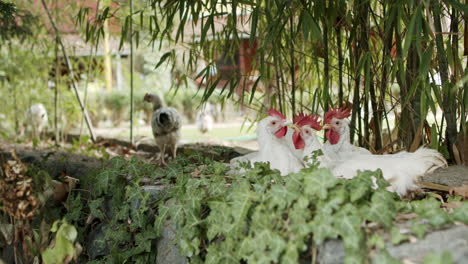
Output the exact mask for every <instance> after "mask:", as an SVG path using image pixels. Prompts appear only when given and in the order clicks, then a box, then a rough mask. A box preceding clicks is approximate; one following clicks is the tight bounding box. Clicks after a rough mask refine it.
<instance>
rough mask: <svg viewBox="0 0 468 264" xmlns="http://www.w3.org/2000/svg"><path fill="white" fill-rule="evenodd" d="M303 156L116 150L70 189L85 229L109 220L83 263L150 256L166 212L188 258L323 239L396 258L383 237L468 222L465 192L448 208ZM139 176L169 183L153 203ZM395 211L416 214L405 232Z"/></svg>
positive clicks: (264, 251)
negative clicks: (237, 165) (297, 162)
mask: <svg viewBox="0 0 468 264" xmlns="http://www.w3.org/2000/svg"><path fill="white" fill-rule="evenodd" d="M309 164H311V167H310V168H306V169H303V170H301V171H300V172H298V173H293V174H290V175H288V176H285V177H282V176H280V174H279V171H277V170H272V169H270V168H269V166H268V165H267V164H262V163H256V164H254V167H253V168H252V169H249V170H246V171H245V172H244V173H242V174H238V175H230V174H228V173H227V172H228V171H229V168H227V167H226V166H225V165H224V164H223V163H220V162H217V161H213V160H210V159H208V158H206V157H204V156H202V155H201V154H200V153H199V152H196V151H185V153H181V155H179V157H178V158H177V159H176V160H174V161H172V162H170V163H169V165H168V166H166V167H163V168H162V167H157V166H155V165H151V164H146V163H144V162H143V161H141V160H139V159H138V158H132V159H131V160H129V161H127V160H125V159H123V158H120V157H117V158H114V159H112V160H110V161H109V164H108V165H107V166H106V167H105V168H104V169H102V170H101V171H100V172H98V173H97V174H96V175H93V176H90V177H88V178H85V179H83V180H82V182H81V184H82V186H81V187H80V188H82V189H86V190H90V192H89V193H88V192H79V191H76V192H74V193H72V195H71V196H70V197H69V199H68V202H67V208H68V210H69V212H68V214H67V215H66V219H67V220H68V221H69V222H70V223H72V224H73V225H74V226H76V227H77V228H78V233H85V234H86V233H87V232H89V231H90V229H92V228H93V226H95V225H96V224H99V223H104V224H106V227H107V229H106V231H105V235H104V238H103V239H102V241H100V242H101V243H100V245H101V246H103V247H105V246H107V247H108V248H109V249H110V253H109V255H107V256H104V257H103V258H101V259H98V260H95V261H93V262H90V263H123V262H126V263H150V262H151V263H152V262H154V261H155V257H156V255H157V249H156V242H157V239H158V236H159V234H160V233H161V231H162V228H163V227H164V226H167V222H168V221H169V222H170V223H171V224H172V225H173V226H174V227H175V230H177V232H176V243H177V245H178V247H179V249H180V251H181V253H182V254H183V255H184V256H186V257H187V258H188V259H189V260H190V261H191V262H192V263H239V262H248V263H266V262H268V263H297V262H298V261H299V260H310V261H311V260H312V255H313V254H312V253H311V252H316V250H317V248H318V247H319V246H320V245H322V244H323V243H324V241H326V240H327V239H341V240H342V241H343V245H344V249H345V254H346V257H345V263H371V262H372V263H400V261H398V260H396V259H393V258H392V257H391V256H390V255H389V253H388V252H387V251H386V248H385V247H386V241H389V242H390V243H392V244H400V243H403V242H406V241H408V240H409V239H410V237H411V236H416V237H418V238H423V237H424V235H425V234H426V233H427V232H428V231H429V230H434V229H437V228H440V227H443V226H445V225H449V224H452V223H453V222H454V221H458V222H463V223H468V215H467V214H466V212H467V206H468V203H467V202H462V207H461V208H458V209H454V210H453V211H452V212H450V213H449V212H447V211H446V210H444V209H442V208H441V204H440V202H439V201H437V200H436V199H434V198H427V199H423V200H419V201H412V202H407V201H402V200H400V198H399V197H398V196H397V195H396V194H394V193H391V192H388V191H387V190H386V188H387V187H388V183H387V182H386V181H385V180H384V178H383V177H382V173H381V172H380V171H375V172H370V171H364V172H361V173H359V175H358V176H357V177H355V178H353V179H351V180H345V179H337V178H335V177H334V176H333V175H332V174H331V173H330V171H329V170H327V169H319V168H317V166H316V162H314V161H312V162H311V163H309ZM314 164H315V165H314ZM143 178H145V181H150V182H152V183H154V184H163V185H165V186H166V188H165V193H164V194H163V195H161V196H160V197H158V200H157V202H156V203H155V202H150V198H149V195H148V193H146V192H145V191H144V190H143V188H142V179H143ZM109 208H110V209H109ZM77 211H79V213H77ZM400 213H404V214H410V213H411V214H412V215H415V217H414V218H413V219H412V220H410V221H409V223H410V224H411V227H410V231H409V232H408V233H404V234H403V233H400V230H399V229H398V228H397V226H398V225H397V222H398V220H397V216H398V214H400ZM90 219H91V220H90ZM387 234H388V236H387ZM78 239H79V240H86V237H80V236H78ZM79 242H80V243H82V241H79ZM82 244H84V243H82ZM370 252H371V254H370ZM437 258H438V256H433V257H428V259H429V260H428V261H436V260H437ZM82 259H84V260H87V259H86V253H85V254H84V255H83V256H82ZM428 263H432V262H428ZM434 263H437V262H434Z"/></svg>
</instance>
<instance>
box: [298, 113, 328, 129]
mask: <svg viewBox="0 0 468 264" xmlns="http://www.w3.org/2000/svg"><path fill="white" fill-rule="evenodd" d="M319 118H320V117H319V116H317V115H305V114H304V113H299V114H297V115H296V116H294V118H293V121H294V124H296V125H297V126H298V127H303V126H305V125H309V126H310V127H311V128H313V129H315V130H317V131H320V130H322V126H321V125H320V121H319Z"/></svg>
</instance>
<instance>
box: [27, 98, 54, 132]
mask: <svg viewBox="0 0 468 264" xmlns="http://www.w3.org/2000/svg"><path fill="white" fill-rule="evenodd" d="M26 121H27V124H26V129H27V130H28V131H29V132H30V133H31V136H32V137H33V138H40V136H41V134H42V132H43V131H44V129H45V128H46V127H47V123H48V121H49V119H48V117H47V110H46V108H45V107H44V105H43V104H35V105H32V106H31V107H30V108H29V109H28V111H27V112H26Z"/></svg>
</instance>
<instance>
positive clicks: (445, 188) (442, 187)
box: [416, 182, 450, 192]
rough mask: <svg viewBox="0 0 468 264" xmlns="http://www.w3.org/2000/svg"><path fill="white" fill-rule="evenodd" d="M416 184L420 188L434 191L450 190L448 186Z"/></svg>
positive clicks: (427, 183) (428, 183) (425, 183)
mask: <svg viewBox="0 0 468 264" xmlns="http://www.w3.org/2000/svg"><path fill="white" fill-rule="evenodd" d="M416 184H417V185H419V186H420V187H422V188H426V189H431V190H436V191H443V192H448V191H449V190H450V187H448V186H445V185H441V184H436V183H432V182H417V183H416Z"/></svg>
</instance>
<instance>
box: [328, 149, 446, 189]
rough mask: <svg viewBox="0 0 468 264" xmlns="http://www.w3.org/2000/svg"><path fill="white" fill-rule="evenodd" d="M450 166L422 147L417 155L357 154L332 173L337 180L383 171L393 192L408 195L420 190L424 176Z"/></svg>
mask: <svg viewBox="0 0 468 264" xmlns="http://www.w3.org/2000/svg"><path fill="white" fill-rule="evenodd" d="M446 166H447V161H446V160H445V159H444V157H443V156H442V154H440V153H439V152H437V151H436V150H433V149H428V148H420V149H418V150H416V151H415V152H413V153H410V152H406V151H403V152H400V153H397V154H387V155H366V154H356V155H354V156H352V157H350V158H348V159H345V160H341V161H338V162H337V163H336V164H335V167H334V168H333V169H332V172H333V174H334V175H335V176H337V177H343V178H346V179H351V178H353V177H355V176H356V175H357V172H358V171H359V170H360V171H363V170H371V171H374V170H377V169H381V170H382V174H383V177H384V178H385V179H386V180H387V181H388V182H389V183H390V185H391V186H390V187H389V189H388V190H389V191H394V192H396V193H398V194H399V195H400V196H404V195H405V194H406V193H407V192H408V191H409V190H412V189H416V188H417V185H416V182H417V181H418V178H419V177H420V176H423V175H424V174H426V173H431V172H433V171H434V170H436V169H438V168H442V167H446Z"/></svg>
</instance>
